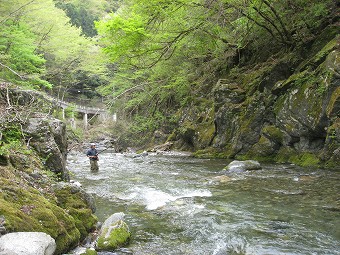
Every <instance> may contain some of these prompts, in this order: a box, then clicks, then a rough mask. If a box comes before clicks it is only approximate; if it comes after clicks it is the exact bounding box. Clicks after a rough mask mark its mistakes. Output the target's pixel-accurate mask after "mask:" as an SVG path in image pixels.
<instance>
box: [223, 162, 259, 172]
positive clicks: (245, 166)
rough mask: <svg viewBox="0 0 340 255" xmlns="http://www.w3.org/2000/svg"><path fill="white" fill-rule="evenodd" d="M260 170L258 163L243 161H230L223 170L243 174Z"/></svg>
mask: <svg viewBox="0 0 340 255" xmlns="http://www.w3.org/2000/svg"><path fill="white" fill-rule="evenodd" d="M259 169H262V167H261V165H260V163H259V162H258V161H255V160H245V161H238V160H234V161H232V162H231V163H230V164H229V165H228V166H226V167H225V170H227V171H228V172H232V173H238V172H244V171H247V170H259Z"/></svg>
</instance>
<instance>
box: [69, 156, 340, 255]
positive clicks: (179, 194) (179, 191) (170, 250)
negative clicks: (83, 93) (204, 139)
mask: <svg viewBox="0 0 340 255" xmlns="http://www.w3.org/2000/svg"><path fill="white" fill-rule="evenodd" d="M227 164H228V162H227V161H225V160H209V159H194V158H190V157H184V156H178V155H176V154H166V155H156V154H149V155H147V156H144V157H133V155H129V154H127V155H124V154H118V153H110V152H106V153H102V154H101V155H100V160H99V168H100V169H99V172H98V173H91V172H90V167H89V162H88V159H87V158H86V156H84V154H80V153H79V154H77V153H71V154H69V155H68V168H69V170H70V172H71V175H72V176H71V179H74V180H76V181H79V182H80V183H81V184H82V186H83V187H84V188H85V190H86V191H87V192H89V193H92V194H93V196H94V197H95V200H96V206H97V211H96V215H97V216H98V218H99V220H100V221H104V220H105V219H106V218H107V217H109V216H110V215H111V214H113V213H116V212H124V213H125V221H126V223H127V224H128V225H129V227H130V230H131V232H132V239H131V242H130V244H129V245H128V246H127V247H126V249H121V250H119V251H116V252H115V253H111V254H119V255H123V254H133V255H227V254H247V255H248V254H252V255H265V254H273V255H274V254H275V255H279V254H285V255H286V254H289V255H293V254H294V255H295V254H313V255H314V254H315V255H319V254H328V255H340V248H339V247H340V200H339V199H340V198H339V194H340V172H339V171H336V170H334V171H330V170H324V169H307V168H300V167H297V166H294V165H263V168H262V170H256V171H246V172H244V173H239V174H234V175H229V177H230V179H226V178H224V179H223V178H219V177H217V176H221V175H222V174H221V171H222V170H223V168H224V167H225V166H226V165H227ZM216 177H217V178H216Z"/></svg>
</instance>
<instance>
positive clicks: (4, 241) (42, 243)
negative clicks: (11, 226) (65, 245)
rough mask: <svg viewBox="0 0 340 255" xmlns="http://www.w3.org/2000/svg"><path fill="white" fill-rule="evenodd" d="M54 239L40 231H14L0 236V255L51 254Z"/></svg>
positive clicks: (54, 247) (54, 245)
mask: <svg viewBox="0 0 340 255" xmlns="http://www.w3.org/2000/svg"><path fill="white" fill-rule="evenodd" d="M55 250H56V243H55V241H54V239H53V238H52V237H51V236H49V235H47V234H45V233H42V232H15V233H9V234H6V235H4V236H1V237H0V255H53V253H54V252H55Z"/></svg>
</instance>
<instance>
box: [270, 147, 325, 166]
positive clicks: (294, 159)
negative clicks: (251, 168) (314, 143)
mask: <svg viewBox="0 0 340 255" xmlns="http://www.w3.org/2000/svg"><path fill="white" fill-rule="evenodd" d="M275 160H276V162H278V163H293V164H296V165H299V166H304V167H311V166H319V165H320V164H321V161H320V159H319V157H318V156H317V155H315V154H313V153H309V152H297V151H296V150H294V149H293V148H290V147H283V148H281V149H280V151H279V152H278V153H277V155H276V157H275Z"/></svg>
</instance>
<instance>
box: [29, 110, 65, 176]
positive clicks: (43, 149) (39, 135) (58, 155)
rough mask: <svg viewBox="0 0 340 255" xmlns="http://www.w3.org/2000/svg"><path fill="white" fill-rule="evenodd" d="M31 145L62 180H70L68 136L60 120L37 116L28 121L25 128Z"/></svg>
mask: <svg viewBox="0 0 340 255" xmlns="http://www.w3.org/2000/svg"><path fill="white" fill-rule="evenodd" d="M24 132H25V136H26V138H27V139H28V140H29V144H30V145H31V146H32V147H33V148H34V150H35V151H37V152H38V154H39V156H41V157H42V158H44V159H45V166H46V167H47V168H48V169H49V170H51V171H52V172H54V173H56V174H58V175H59V176H60V177H61V179H63V180H69V174H68V171H67V169H66V157H67V136H66V125H65V123H64V122H62V121H61V120H58V119H54V118H51V117H46V116H36V117H32V118H30V119H29V120H28V124H27V125H26V126H25V127H24Z"/></svg>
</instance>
